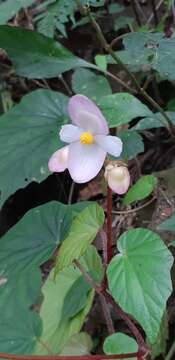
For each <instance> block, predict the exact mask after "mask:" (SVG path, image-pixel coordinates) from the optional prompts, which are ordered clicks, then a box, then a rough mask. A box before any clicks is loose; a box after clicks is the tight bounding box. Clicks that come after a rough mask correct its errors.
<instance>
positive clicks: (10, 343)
mask: <svg viewBox="0 0 175 360" xmlns="http://www.w3.org/2000/svg"><path fill="white" fill-rule="evenodd" d="M84 206H87V203H86V202H85V203H80V204H76V205H63V204H60V203H57V202H51V203H49V204H46V205H42V206H40V207H38V208H35V209H33V210H30V211H29V212H28V213H27V214H26V215H25V216H24V217H23V219H21V221H20V222H19V223H18V224H17V225H15V226H14V227H13V228H11V229H10V230H9V231H8V232H7V233H6V235H4V236H3V237H2V238H1V251H0V349H1V351H4V352H9V353H17V354H18V353H19V354H20V353H21V354H27V353H28V354H32V353H33V349H34V347H35V345H36V342H38V341H39V337H40V334H41V320H40V318H39V316H38V315H37V314H35V313H33V312H31V311H29V309H30V308H31V306H32V305H33V304H37V303H38V301H39V298H40V289H41V272H40V270H39V266H40V265H41V264H42V263H44V262H45V261H46V260H48V259H49V257H50V256H51V255H52V253H53V251H54V250H55V249H56V247H57V245H58V244H59V243H60V242H61V241H62V240H64V238H65V236H66V235H67V232H68V231H69V227H70V224H71V222H72V219H73V218H74V217H75V216H76V215H77V213H78V212H79V211H81V210H82V209H83V208H84ZM91 258H92V259H93V254H92V255H91ZM96 258H97V256H96ZM87 259H88V257H87ZM97 264H99V259H98V258H97V260H96V262H95V261H94V267H95V266H96V267H97V269H100V265H99V266H98V265H97ZM79 276H80V274H79ZM54 316H55V314H54ZM40 346H41V347H42V346H43V345H42V344H41V343H40Z"/></svg>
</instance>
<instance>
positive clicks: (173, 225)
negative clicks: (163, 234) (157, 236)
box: [157, 213, 175, 232]
mask: <svg viewBox="0 0 175 360" xmlns="http://www.w3.org/2000/svg"><path fill="white" fill-rule="evenodd" d="M157 229H158V230H164V231H172V232H174V231H175V213H174V214H173V215H171V216H170V217H169V218H168V219H166V220H164V221H162V222H161V223H160V224H159V225H158V226H157Z"/></svg>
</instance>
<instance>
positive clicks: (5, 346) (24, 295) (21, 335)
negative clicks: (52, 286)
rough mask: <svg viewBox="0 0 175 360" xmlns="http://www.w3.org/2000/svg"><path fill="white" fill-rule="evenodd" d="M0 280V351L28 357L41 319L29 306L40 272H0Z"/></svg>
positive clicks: (37, 291) (34, 298) (35, 296)
mask: <svg viewBox="0 0 175 360" xmlns="http://www.w3.org/2000/svg"><path fill="white" fill-rule="evenodd" d="M1 273H2V272H1ZM1 279H6V282H5V283H4V284H1V286H0V299H1V300H0V351H1V352H7V353H12V354H32V352H33V349H34V347H35V344H36V341H39V337H40V335H41V320H40V318H39V316H38V315H37V314H36V313H34V312H33V311H31V310H29V307H31V305H33V304H35V303H36V302H37V300H38V297H39V294H40V288H41V273H40V271H39V269H37V268H35V267H34V268H32V269H30V271H25V270H24V271H23V272H22V273H21V274H20V275H19V274H14V273H13V272H12V273H7V272H4V274H2V278H1Z"/></svg>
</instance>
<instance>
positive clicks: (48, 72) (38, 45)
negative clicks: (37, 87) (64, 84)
mask: <svg viewBox="0 0 175 360" xmlns="http://www.w3.org/2000/svg"><path fill="white" fill-rule="evenodd" d="M0 46H1V48H3V49H4V50H6V52H7V54H8V55H9V57H10V59H11V60H12V62H13V65H14V67H15V71H16V73H17V74H18V75H20V76H25V77H27V78H30V79H31V78H37V79H42V78H51V77H56V76H58V75H59V74H61V73H63V72H65V71H68V70H70V69H74V68H77V67H94V66H93V65H91V64H89V63H87V62H86V61H85V60H83V59H80V58H78V57H77V56H75V55H73V54H72V53H71V52H70V51H69V50H67V49H66V48H65V47H64V46H63V45H61V44H60V43H58V42H56V41H54V40H53V39H50V38H48V37H46V36H44V35H42V34H39V33H37V32H35V31H31V30H26V29H23V28H19V27H10V26H7V25H1V26H0Z"/></svg>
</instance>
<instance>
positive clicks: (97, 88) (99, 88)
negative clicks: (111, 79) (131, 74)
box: [72, 69, 112, 101]
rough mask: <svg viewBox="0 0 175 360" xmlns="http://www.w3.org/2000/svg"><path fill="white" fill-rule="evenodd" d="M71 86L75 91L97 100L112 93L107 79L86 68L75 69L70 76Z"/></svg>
mask: <svg viewBox="0 0 175 360" xmlns="http://www.w3.org/2000/svg"><path fill="white" fill-rule="evenodd" d="M72 87H73V90H74V92H75V93H77V94H83V95H86V96H87V97H89V98H90V99H92V100H94V101H97V100H98V99H100V98H101V97H103V96H105V95H109V94H111V93H112V91H111V88H110V85H109V83H108V80H107V79H106V78H105V77H104V76H101V75H96V74H95V73H93V72H92V71H90V70H87V69H77V70H75V72H74V74H73V76H72Z"/></svg>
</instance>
